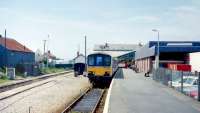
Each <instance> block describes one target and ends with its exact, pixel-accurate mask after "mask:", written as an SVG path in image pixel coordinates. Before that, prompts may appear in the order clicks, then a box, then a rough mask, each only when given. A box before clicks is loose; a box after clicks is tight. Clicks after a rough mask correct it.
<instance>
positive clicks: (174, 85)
mask: <svg viewBox="0 0 200 113" xmlns="http://www.w3.org/2000/svg"><path fill="white" fill-rule="evenodd" d="M187 78H188V76H184V77H183V83H184V82H185V81H186V80H187ZM171 84H172V87H174V88H177V87H180V86H181V78H178V79H176V80H174V81H169V82H168V85H169V86H171Z"/></svg>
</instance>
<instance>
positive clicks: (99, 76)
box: [87, 53, 117, 85]
mask: <svg viewBox="0 0 200 113" xmlns="http://www.w3.org/2000/svg"><path fill="white" fill-rule="evenodd" d="M116 70H117V62H116V60H114V58H113V57H112V56H111V55H109V54H106V53H93V54H89V55H88V57H87V73H88V78H89V80H90V82H91V83H93V85H98V84H100V85H102V84H109V83H110V81H111V80H112V77H113V74H114V73H115V72H116Z"/></svg>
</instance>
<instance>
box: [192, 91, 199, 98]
mask: <svg viewBox="0 0 200 113" xmlns="http://www.w3.org/2000/svg"><path fill="white" fill-rule="evenodd" d="M190 96H191V97H192V98H194V99H197V98H198V90H194V91H191V92H190Z"/></svg>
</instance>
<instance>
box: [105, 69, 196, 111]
mask: <svg viewBox="0 0 200 113" xmlns="http://www.w3.org/2000/svg"><path fill="white" fill-rule="evenodd" d="M104 113H200V103H199V102H197V101H195V100H193V99H192V98H190V97H187V96H185V95H183V94H180V93H178V92H177V91H175V90H173V89H171V88H168V87H166V86H164V85H162V84H160V83H158V82H155V81H153V80H152V78H150V77H144V73H142V74H141V73H135V72H133V71H132V70H130V69H122V70H119V71H118V72H117V73H116V76H115V77H114V79H113V81H112V83H111V86H110V90H109V91H108V98H107V100H106V104H105V109H104Z"/></svg>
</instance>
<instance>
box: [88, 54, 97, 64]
mask: <svg viewBox="0 0 200 113" xmlns="http://www.w3.org/2000/svg"><path fill="white" fill-rule="evenodd" d="M88 65H89V66H94V65H95V57H94V56H89V58H88Z"/></svg>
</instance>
